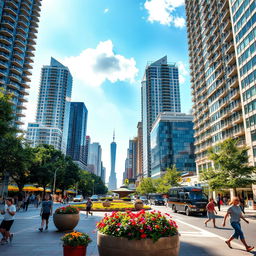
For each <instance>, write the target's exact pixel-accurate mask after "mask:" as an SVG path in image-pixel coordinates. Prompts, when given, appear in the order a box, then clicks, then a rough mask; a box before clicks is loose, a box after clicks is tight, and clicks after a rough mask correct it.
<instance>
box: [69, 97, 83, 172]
mask: <svg viewBox="0 0 256 256" xmlns="http://www.w3.org/2000/svg"><path fill="white" fill-rule="evenodd" d="M87 116H88V111H87V108H86V106H85V105H84V103H83V102H71V105H70V116H69V128H68V142H67V155H69V156H70V157H71V158H72V159H73V160H74V161H76V162H77V164H78V165H79V166H80V167H81V168H83V169H85V166H86V163H85V158H86V157H85V146H86V127H87Z"/></svg>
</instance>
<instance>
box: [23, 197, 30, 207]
mask: <svg viewBox="0 0 256 256" xmlns="http://www.w3.org/2000/svg"><path fill="white" fill-rule="evenodd" d="M29 199H30V196H29V194H27V195H25V198H24V207H23V209H24V211H27V210H28V206H29Z"/></svg>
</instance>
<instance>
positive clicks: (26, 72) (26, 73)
mask: <svg viewBox="0 0 256 256" xmlns="http://www.w3.org/2000/svg"><path fill="white" fill-rule="evenodd" d="M23 72H24V74H25V75H27V76H31V75H32V73H31V71H30V69H28V68H24V69H23Z"/></svg>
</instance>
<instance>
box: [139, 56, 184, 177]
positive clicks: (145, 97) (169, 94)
mask: <svg viewBox="0 0 256 256" xmlns="http://www.w3.org/2000/svg"><path fill="white" fill-rule="evenodd" d="M141 97H142V99H141V102H142V131H143V176H145V177H147V176H149V177H150V176H151V173H150V172H151V156H150V132H151V129H152V125H153V123H154V121H155V120H156V118H157V116H158V114H159V113H161V112H166V111H170V112H180V111H181V106H180V91H179V74H178V67H177V66H176V64H175V63H172V64H169V63H168V62H167V56H165V57H163V58H161V59H159V60H157V61H155V62H153V63H148V65H147V67H146V70H145V73H144V77H143V79H142V82H141Z"/></svg>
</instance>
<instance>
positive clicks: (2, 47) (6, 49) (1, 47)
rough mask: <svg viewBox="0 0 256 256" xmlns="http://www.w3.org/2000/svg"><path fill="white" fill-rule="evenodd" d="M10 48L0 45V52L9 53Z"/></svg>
mask: <svg viewBox="0 0 256 256" xmlns="http://www.w3.org/2000/svg"><path fill="white" fill-rule="evenodd" d="M11 50H12V48H11V47H10V46H7V45H5V44H1V43H0V51H4V52H5V53H8V54H9V53H11Z"/></svg>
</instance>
